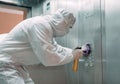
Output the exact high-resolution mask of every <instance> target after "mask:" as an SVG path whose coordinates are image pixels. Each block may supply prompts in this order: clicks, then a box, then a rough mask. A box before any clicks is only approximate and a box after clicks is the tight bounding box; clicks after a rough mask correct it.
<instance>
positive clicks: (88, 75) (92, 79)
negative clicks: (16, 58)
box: [0, 0, 120, 84]
mask: <svg viewBox="0 0 120 84" xmlns="http://www.w3.org/2000/svg"><path fill="white" fill-rule="evenodd" d="M119 2H120V1H119V0H116V1H115V0H0V6H3V5H4V6H12V7H17V8H23V9H26V10H27V14H26V18H30V17H34V16H37V15H45V14H49V13H52V12H54V11H55V10H57V9H58V8H68V9H70V10H71V11H73V13H74V15H75V17H76V23H75V25H74V28H73V29H72V30H71V31H70V33H69V34H68V35H66V36H64V37H62V38H56V40H57V42H58V43H59V44H60V45H62V46H66V47H69V48H72V49H74V48H75V47H76V46H81V45H83V44H84V43H90V44H92V48H93V52H92V54H91V56H90V57H88V58H84V57H83V58H82V59H80V60H79V70H78V71H77V72H73V71H72V62H71V63H69V64H66V65H63V66H56V67H44V66H42V65H41V64H40V65H32V66H28V70H29V72H30V75H31V77H32V78H33V80H34V82H35V84H120V73H119V71H120V65H119V64H120V61H119V59H120V45H119V43H120V39H119V35H120V23H119V22H120V17H119V15H120V11H119V10H120V6H119ZM0 31H1V29H0Z"/></svg>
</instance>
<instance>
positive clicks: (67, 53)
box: [0, 9, 83, 84]
mask: <svg viewBox="0 0 120 84" xmlns="http://www.w3.org/2000/svg"><path fill="white" fill-rule="evenodd" d="M74 23H75V17H74V16H73V14H72V13H71V12H70V11H68V10H66V9H58V10H57V11H56V12H55V13H54V14H51V15H45V16H36V17H32V18H29V19H26V20H24V21H22V22H20V23H19V24H18V25H16V26H15V27H14V28H13V29H12V30H11V31H10V32H9V33H8V34H7V35H6V36H5V38H4V39H3V40H1V41H0V84H34V82H33V81H32V79H31V78H30V77H29V74H28V72H27V70H26V68H25V67H24V66H25V65H34V64H39V63H42V64H43V65H44V66H58V65H63V64H66V63H69V62H71V61H72V60H74V59H75V58H78V59H79V58H80V57H82V54H83V52H82V49H74V50H72V49H69V48H66V47H62V46H60V45H58V44H57V42H56V41H55V40H54V38H55V37H60V36H64V35H65V34H67V33H68V32H69V30H70V27H72V26H73V24H74Z"/></svg>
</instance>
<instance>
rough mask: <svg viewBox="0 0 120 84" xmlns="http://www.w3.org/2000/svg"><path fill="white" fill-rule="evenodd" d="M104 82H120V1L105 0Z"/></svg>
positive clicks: (114, 83) (112, 83) (109, 83)
mask: <svg viewBox="0 0 120 84" xmlns="http://www.w3.org/2000/svg"><path fill="white" fill-rule="evenodd" d="M104 3H105V4H104V9H105V40H104V42H103V43H104V44H105V45H104V46H103V49H104V48H105V49H104V50H105V53H103V56H104V60H103V61H104V66H103V84H120V45H119V43H120V4H119V3H120V1H119V0H109V1H108V0H105V1H104Z"/></svg>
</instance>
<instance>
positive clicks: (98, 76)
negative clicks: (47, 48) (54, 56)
mask: <svg viewBox="0 0 120 84" xmlns="http://www.w3.org/2000/svg"><path fill="white" fill-rule="evenodd" d="M58 2H59V8H61V7H64V8H68V9H71V10H72V11H73V13H74V14H75V16H76V18H77V20H76V23H75V25H74V28H73V29H72V30H71V33H69V34H68V35H67V36H65V37H63V38H62V39H60V38H59V39H57V40H58V43H59V44H61V45H65V46H67V47H70V48H73V49H74V48H75V46H81V45H83V44H85V43H91V44H92V47H93V53H92V54H91V56H90V57H89V58H82V59H81V60H80V62H79V70H78V72H76V73H74V72H73V71H72V69H71V68H72V63H70V64H67V65H66V66H65V70H66V75H67V84H102V63H101V59H102V55H101V52H102V51H101V50H102V49H101V48H102V47H101V45H102V32H101V31H102V28H101V26H102V25H101V4H100V3H101V2H100V0H77V1H74V0H64V1H60V0H58Z"/></svg>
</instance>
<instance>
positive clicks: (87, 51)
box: [81, 44, 91, 57]
mask: <svg viewBox="0 0 120 84" xmlns="http://www.w3.org/2000/svg"><path fill="white" fill-rule="evenodd" d="M81 50H82V51H83V56H85V57H87V56H89V55H90V53H91V45H90V44H85V45H83V46H82V47H81Z"/></svg>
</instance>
